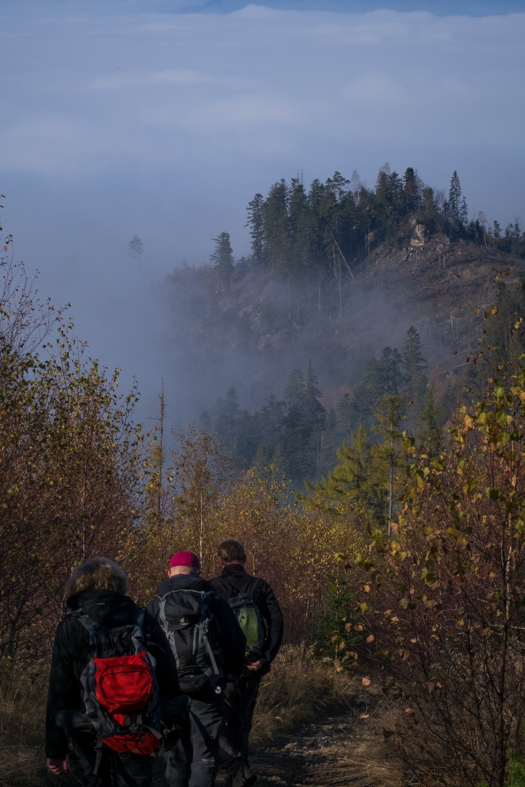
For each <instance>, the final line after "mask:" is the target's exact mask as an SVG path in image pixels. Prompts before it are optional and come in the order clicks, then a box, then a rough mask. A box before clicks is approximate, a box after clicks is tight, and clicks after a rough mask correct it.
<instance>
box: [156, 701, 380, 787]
mask: <svg viewBox="0 0 525 787" xmlns="http://www.w3.org/2000/svg"><path fill="white" fill-rule="evenodd" d="M368 703H369V698H367V697H366V696H363V698H361V697H357V698H354V701H353V703H352V707H351V708H348V709H345V710H339V711H338V712H336V713H332V714H329V715H324V714H323V716H322V717H320V718H319V719H318V720H317V721H310V722H307V723H305V724H301V725H299V726H297V727H296V728H295V729H293V730H291V731H289V732H287V733H284V734H281V735H279V736H277V737H276V738H275V739H274V740H273V741H272V742H271V743H269V744H268V745H267V746H266V747H260V748H259V749H257V750H255V751H254V752H253V755H252V756H251V758H250V760H251V767H252V769H253V771H254V772H255V773H256V774H257V776H258V780H257V783H256V787H328V786H329V785H330V787H335V785H337V787H346V785H353V784H357V783H359V784H360V785H363V784H364V783H365V782H366V776H365V774H363V776H365V782H363V781H362V779H361V778H357V779H356V778H355V776H356V772H355V770H354V768H352V767H351V766H350V769H348V766H349V765H350V762H351V761H352V759H353V758H352V751H353V750H354V747H355V746H356V744H357V745H358V744H359V738H360V732H361V730H362V726H363V721H361V719H360V717H361V716H362V715H363V714H366V711H367V707H368ZM349 758H350V760H349ZM353 764H354V765H355V764H356V763H355V761H354V762H353ZM358 770H359V771H361V770H362V769H361V768H359V769H358ZM349 771H350V772H349ZM345 773H348V779H347V778H346V777H345ZM360 775H361V774H360ZM370 783H371V784H372V783H373V782H370ZM223 784H224V775H223V774H219V776H218V778H217V787H222V785H223ZM161 785H165V782H164V780H163V778H162V772H161V770H160V769H159V770H158V776H157V779H156V780H155V781H154V787H161Z"/></svg>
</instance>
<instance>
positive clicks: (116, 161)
mask: <svg viewBox="0 0 525 787" xmlns="http://www.w3.org/2000/svg"><path fill="white" fill-rule="evenodd" d="M385 6H386V7H385ZM524 44H525V0H498V2H493V0H454V2H452V0H450V2H449V0H439V2H437V1H434V0H419V1H418V0H391V2H390V3H388V2H382V0H378V2H375V0H370V1H368V0H367V2H365V0H323V2H319V0H275V1H274V2H271V3H269V4H267V5H246V4H245V3H243V2H242V1H241V2H239V1H238V0H215V1H214V2H202V0H151V2H150V0H103V1H102V0H45V1H44V0H39V1H36V2H31V1H30V0H16V2H11V0H2V3H1V4H0V51H1V58H2V61H3V62H2V80H1V84H0V96H1V101H2V108H3V111H2V119H1V121H0V191H1V193H2V194H5V195H6V200H5V201H4V205H5V208H4V210H3V226H4V229H5V231H7V232H9V233H12V234H13V236H14V241H15V243H14V254H15V258H16V259H23V260H24V261H25V263H26V265H27V267H28V269H29V270H30V271H33V270H35V269H39V270H40V272H41V274H40V291H41V293H42V295H45V296H48V295H49V296H51V297H52V298H53V300H54V301H55V302H56V303H57V304H60V303H63V302H71V304H72V307H71V312H72V314H73V315H74V316H75V319H76V329H77V332H78V334H79V335H80V336H81V337H82V338H84V339H86V340H87V341H88V343H89V345H90V352H91V354H92V355H93V356H95V357H98V358H100V360H101V361H102V362H103V363H106V364H107V365H109V366H110V367H114V366H116V365H120V366H121V367H122V369H123V377H124V382H125V383H126V382H127V381H129V380H130V379H131V376H132V375H136V376H137V377H138V381H139V388H140V389H141V390H142V392H143V394H144V400H143V404H142V405H141V407H142V409H141V410H140V416H141V418H142V419H143V420H146V419H148V418H151V417H153V416H154V414H155V410H156V398H155V397H156V392H157V391H158V390H159V389H160V384H161V379H162V378H164V379H167V380H168V386H167V388H168V391H167V396H168V406H171V408H172V412H173V411H174V410H175V411H176V410H177V406H178V403H177V401H176V398H174V399H172V400H171V402H170V396H169V380H170V378H171V379H173V376H174V375H181V374H182V375H183V370H174V369H172V368H171V367H170V363H169V357H166V353H163V352H162V346H163V331H165V325H166V323H165V319H164V315H163V314H162V309H161V307H160V300H161V299H160V292H161V291H162V281H163V278H164V277H165V276H166V274H167V273H169V272H170V271H171V270H173V268H174V267H179V266H180V265H181V263H182V261H183V260H186V261H187V262H188V263H189V264H191V265H199V264H202V263H203V262H206V261H207V260H208V258H209V255H210V253H211V252H212V250H213V240H212V239H213V238H214V237H216V236H217V234H218V233H220V232H223V231H227V232H229V233H230V234H231V238H232V245H233V249H234V253H235V254H236V255H237V256H238V257H240V256H241V255H245V254H248V253H249V238H248V235H247V230H246V228H245V224H246V206H247V203H248V202H249V200H250V199H252V198H253V196H254V194H255V193H257V192H261V193H263V194H265V193H267V191H268V189H269V187H270V185H271V184H272V183H273V182H274V181H276V180H278V179H280V178H282V177H285V178H290V177H294V176H296V175H297V174H298V173H302V175H303V178H304V181H305V183H306V184H308V183H309V182H310V181H311V180H313V179H314V178H320V179H321V180H325V179H326V178H327V177H329V176H331V175H332V174H333V173H334V171H335V170H338V171H340V172H342V173H343V174H344V175H346V176H347V177H350V176H351V174H352V172H353V170H354V169H357V171H358V172H359V174H360V176H361V179H362V180H363V181H364V182H366V183H367V184H368V185H369V186H372V185H373V184H374V182H375V179H376V177H377V172H378V169H379V167H381V166H382V165H383V164H384V163H385V162H386V161H388V162H389V163H390V166H391V168H392V169H393V170H396V171H397V172H399V173H403V172H404V170H405V169H406V167H408V166H413V167H415V168H417V169H418V171H419V174H420V176H421V177H422V179H423V180H424V181H425V182H426V183H428V184H430V185H432V186H434V187H436V188H448V183H449V180H450V176H451V174H452V172H453V170H457V171H458V173H459V176H460V179H461V184H462V187H463V193H464V194H465V196H466V198H467V203H468V206H469V212H470V214H471V215H474V214H476V213H477V212H478V211H480V210H483V211H484V212H485V214H486V215H487V217H488V219H489V220H490V221H492V220H493V219H498V220H499V221H500V223H502V224H503V225H505V224H506V223H507V222H508V221H513V220H514V217H515V216H519V217H521V218H522V219H525V189H524V177H523V174H524V164H525V149H524V145H523V139H524V125H525V124H524V120H525V100H524V99H525V96H524V92H525V91H524V85H525V80H524V78H523V77H524V71H525V69H524V65H525V64H524V59H525V46H524ZM135 234H136V235H138V236H139V237H140V238H141V240H142V242H143V247H144V253H143V255H142V257H141V259H140V262H139V261H137V260H132V259H131V258H130V256H129V251H128V243H129V241H130V240H131V238H132V237H133V236H134V235H135ZM179 388H180V386H179ZM210 395H211V394H210Z"/></svg>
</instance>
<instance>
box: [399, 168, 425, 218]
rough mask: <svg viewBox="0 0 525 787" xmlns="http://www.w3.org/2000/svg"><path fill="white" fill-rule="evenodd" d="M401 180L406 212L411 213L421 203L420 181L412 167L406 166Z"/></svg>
mask: <svg viewBox="0 0 525 787" xmlns="http://www.w3.org/2000/svg"><path fill="white" fill-rule="evenodd" d="M403 181H404V186H403V192H404V194H405V201H406V209H407V213H413V212H414V211H415V210H417V208H418V207H419V205H420V203H421V188H420V181H419V178H418V175H417V172H416V171H415V170H414V169H413V167H407V169H406V170H405V175H404V178H403Z"/></svg>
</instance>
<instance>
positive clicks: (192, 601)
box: [148, 551, 246, 787]
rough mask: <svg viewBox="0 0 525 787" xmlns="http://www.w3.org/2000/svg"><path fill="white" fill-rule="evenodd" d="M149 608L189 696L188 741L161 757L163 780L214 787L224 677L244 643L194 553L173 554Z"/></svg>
mask: <svg viewBox="0 0 525 787" xmlns="http://www.w3.org/2000/svg"><path fill="white" fill-rule="evenodd" d="M148 610H149V612H150V613H151V614H152V615H153V616H154V617H155V618H156V619H157V621H158V622H159V623H160V625H161V626H162V627H163V629H164V631H165V632H166V635H167V637H168V641H169V643H170V645H171V647H172V650H173V652H174V654H175V658H176V662H177V671H178V676H179V681H180V685H181V689H182V691H184V693H185V694H187V695H188V697H189V713H190V731H191V741H187V740H186V739H184V740H182V739H181V740H179V741H178V743H177V744H176V746H175V747H174V749H173V750H172V751H171V752H169V754H166V755H165V759H166V780H167V782H168V784H169V785H170V787H213V785H214V784H215V777H216V775H217V771H218V769H219V765H220V754H219V734H220V730H221V723H222V717H223V712H222V696H221V694H222V689H223V686H224V683H225V679H224V674H225V673H233V674H238V673H240V671H241V670H242V667H243V664H244V651H245V648H246V639H245V637H244V634H243V633H242V631H241V629H240V627H239V625H238V623H237V620H236V618H235V615H234V614H233V612H232V610H231V609H230V607H229V605H228V604H226V603H225V602H224V601H223V600H222V599H220V598H218V596H217V595H216V594H215V592H214V590H213V588H212V586H211V585H210V583H209V582H207V581H206V580H204V579H201V577H200V560H199V558H198V557H197V555H195V554H193V552H188V551H182V552H177V554H175V555H173V557H172V558H171V561H170V567H169V571H168V579H165V580H164V581H163V582H161V583H160V585H159V587H158V589H157V598H155V599H154V600H153V601H152V602H151V603H150V604H149V606H148ZM226 745H228V744H226ZM230 756H232V757H233V758H235V757H238V756H239V753H238V752H234V751H230Z"/></svg>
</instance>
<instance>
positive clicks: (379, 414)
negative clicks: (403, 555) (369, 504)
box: [372, 396, 405, 534]
mask: <svg viewBox="0 0 525 787" xmlns="http://www.w3.org/2000/svg"><path fill="white" fill-rule="evenodd" d="M404 404H405V403H404V400H403V397H401V396H386V397H384V398H383V399H380V401H379V404H378V407H377V409H376V411H375V416H376V418H377V420H378V421H379V426H374V427H372V428H373V430H374V432H375V433H376V434H378V435H380V436H381V437H382V438H383V444H382V445H380V444H377V445H375V446H374V450H373V453H374V458H375V459H376V461H377V462H378V464H379V466H380V467H382V476H383V478H384V479H385V489H386V491H387V493H388V494H387V499H388V516H387V521H388V533H389V534H390V525H391V523H392V520H393V517H394V515H395V514H396V513H397V511H396V508H397V505H396V501H397V500H398V498H399V493H398V490H399V488H400V480H399V476H398V473H399V471H400V470H401V467H402V466H403V464H404V459H405V457H404V452H403V432H402V430H401V429H400V425H401V422H402V421H403V420H404V419H405V415H403V410H404Z"/></svg>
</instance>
